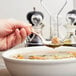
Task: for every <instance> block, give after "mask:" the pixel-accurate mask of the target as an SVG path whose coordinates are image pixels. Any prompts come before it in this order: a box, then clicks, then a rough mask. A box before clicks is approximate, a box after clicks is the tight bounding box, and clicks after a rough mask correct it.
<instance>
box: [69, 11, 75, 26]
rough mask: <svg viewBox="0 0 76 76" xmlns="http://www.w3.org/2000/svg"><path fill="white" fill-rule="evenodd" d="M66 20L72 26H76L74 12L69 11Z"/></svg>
mask: <svg viewBox="0 0 76 76" xmlns="http://www.w3.org/2000/svg"><path fill="white" fill-rule="evenodd" d="M67 15H68V19H69V20H70V21H71V22H70V23H71V24H72V25H76V10H71V11H69V12H68V13H67Z"/></svg>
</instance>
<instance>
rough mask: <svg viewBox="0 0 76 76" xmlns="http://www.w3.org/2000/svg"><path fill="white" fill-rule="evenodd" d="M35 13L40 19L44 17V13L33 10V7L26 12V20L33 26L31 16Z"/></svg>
mask: <svg viewBox="0 0 76 76" xmlns="http://www.w3.org/2000/svg"><path fill="white" fill-rule="evenodd" d="M35 14H38V15H40V16H41V17H42V19H44V15H43V14H42V13H41V12H39V11H35V8H34V11H31V12H29V13H28V14H27V20H28V21H29V23H30V24H32V26H34V24H33V23H32V21H31V17H32V16H33V15H35Z"/></svg>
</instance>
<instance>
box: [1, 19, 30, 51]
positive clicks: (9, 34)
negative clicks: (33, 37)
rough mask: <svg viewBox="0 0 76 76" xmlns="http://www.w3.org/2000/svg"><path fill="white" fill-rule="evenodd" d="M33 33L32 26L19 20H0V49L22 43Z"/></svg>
mask: <svg viewBox="0 0 76 76" xmlns="http://www.w3.org/2000/svg"><path fill="white" fill-rule="evenodd" d="M30 34H31V26H28V25H25V23H24V22H22V21H17V20H0V50H6V49H9V48H12V47H14V46H15V45H17V44H20V43H21V42H23V41H24V40H25V38H26V37H27V36H28V35H30Z"/></svg>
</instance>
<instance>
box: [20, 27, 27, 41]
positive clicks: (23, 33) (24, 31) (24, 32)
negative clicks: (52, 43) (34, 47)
mask: <svg viewBox="0 0 76 76" xmlns="http://www.w3.org/2000/svg"><path fill="white" fill-rule="evenodd" d="M20 34H21V38H22V40H21V42H23V41H24V40H25V38H26V37H27V33H26V30H25V29H24V28H22V29H21V30H20Z"/></svg>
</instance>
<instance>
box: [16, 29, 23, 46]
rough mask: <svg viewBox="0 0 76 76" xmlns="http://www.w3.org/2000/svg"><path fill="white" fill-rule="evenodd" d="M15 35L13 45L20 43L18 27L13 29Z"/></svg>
mask: <svg viewBox="0 0 76 76" xmlns="http://www.w3.org/2000/svg"><path fill="white" fill-rule="evenodd" d="M15 36H16V38H15V45H17V44H19V43H21V40H22V38H21V35H20V31H19V29H16V30H15Z"/></svg>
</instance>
